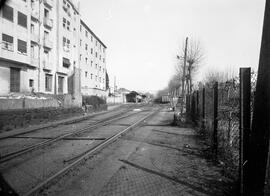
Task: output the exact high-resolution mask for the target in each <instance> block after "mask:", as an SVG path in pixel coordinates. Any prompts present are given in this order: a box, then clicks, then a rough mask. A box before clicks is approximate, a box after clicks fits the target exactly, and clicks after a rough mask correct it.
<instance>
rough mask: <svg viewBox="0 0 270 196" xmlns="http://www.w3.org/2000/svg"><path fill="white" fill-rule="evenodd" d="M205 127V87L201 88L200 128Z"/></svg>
mask: <svg viewBox="0 0 270 196" xmlns="http://www.w3.org/2000/svg"><path fill="white" fill-rule="evenodd" d="M204 129H205V87H203V89H202V130H204Z"/></svg>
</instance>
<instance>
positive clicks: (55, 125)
mask: <svg viewBox="0 0 270 196" xmlns="http://www.w3.org/2000/svg"><path fill="white" fill-rule="evenodd" d="M132 108H133V106H130V107H129V108H127V109H125V110H124V111H121V112H119V113H117V115H119V114H120V115H121V114H123V113H126V112H127V111H129V109H132ZM116 110H117V108H116V109H113V110H111V111H103V112H100V113H94V114H90V115H87V116H83V117H81V118H80V119H74V120H67V121H64V122H53V123H51V124H50V125H44V126H41V127H36V128H32V129H30V130H28V131H25V132H21V133H15V134H13V135H7V136H3V137H2V136H0V140H4V139H9V138H12V137H15V136H19V135H24V134H28V133H33V132H36V131H39V130H42V129H47V128H55V127H58V126H61V125H67V124H72V123H78V122H82V121H87V120H90V119H91V118H94V117H98V116H101V115H102V114H110V113H113V112H115V111H116Z"/></svg>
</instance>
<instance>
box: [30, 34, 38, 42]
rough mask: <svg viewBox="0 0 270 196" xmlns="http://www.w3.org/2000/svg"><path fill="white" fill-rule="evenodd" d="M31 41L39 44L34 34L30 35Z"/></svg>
mask: <svg viewBox="0 0 270 196" xmlns="http://www.w3.org/2000/svg"><path fill="white" fill-rule="evenodd" d="M31 41H33V42H35V43H38V42H39V37H38V35H37V34H36V33H31Z"/></svg>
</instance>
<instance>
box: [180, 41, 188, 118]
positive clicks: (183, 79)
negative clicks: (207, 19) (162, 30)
mask: <svg viewBox="0 0 270 196" xmlns="http://www.w3.org/2000/svg"><path fill="white" fill-rule="evenodd" d="M187 45H188V37H186V43H185V54H184V67H183V77H182V106H181V113H183V108H184V103H185V101H184V99H185V79H186V61H187Z"/></svg>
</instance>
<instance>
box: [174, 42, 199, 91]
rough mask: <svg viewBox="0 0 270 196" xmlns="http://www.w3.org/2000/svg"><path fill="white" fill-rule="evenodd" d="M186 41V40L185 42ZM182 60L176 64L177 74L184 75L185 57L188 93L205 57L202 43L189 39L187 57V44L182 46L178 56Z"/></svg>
mask: <svg viewBox="0 0 270 196" xmlns="http://www.w3.org/2000/svg"><path fill="white" fill-rule="evenodd" d="M184 43H185V42H184ZM177 57H178V59H179V60H180V62H178V63H177V66H176V74H177V75H179V76H181V77H183V76H182V75H183V71H184V70H183V69H184V59H186V63H187V66H186V70H185V80H186V85H185V88H186V90H187V92H188V93H190V92H191V91H192V87H193V77H194V74H195V73H196V71H197V70H198V68H199V67H200V64H201V63H202V61H203V59H204V52H203V50H202V47H201V43H200V42H199V41H197V40H194V39H192V38H191V39H189V42H188V44H187V49H186V58H185V44H183V46H182V50H181V52H180V54H179V55H178V56H177Z"/></svg>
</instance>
